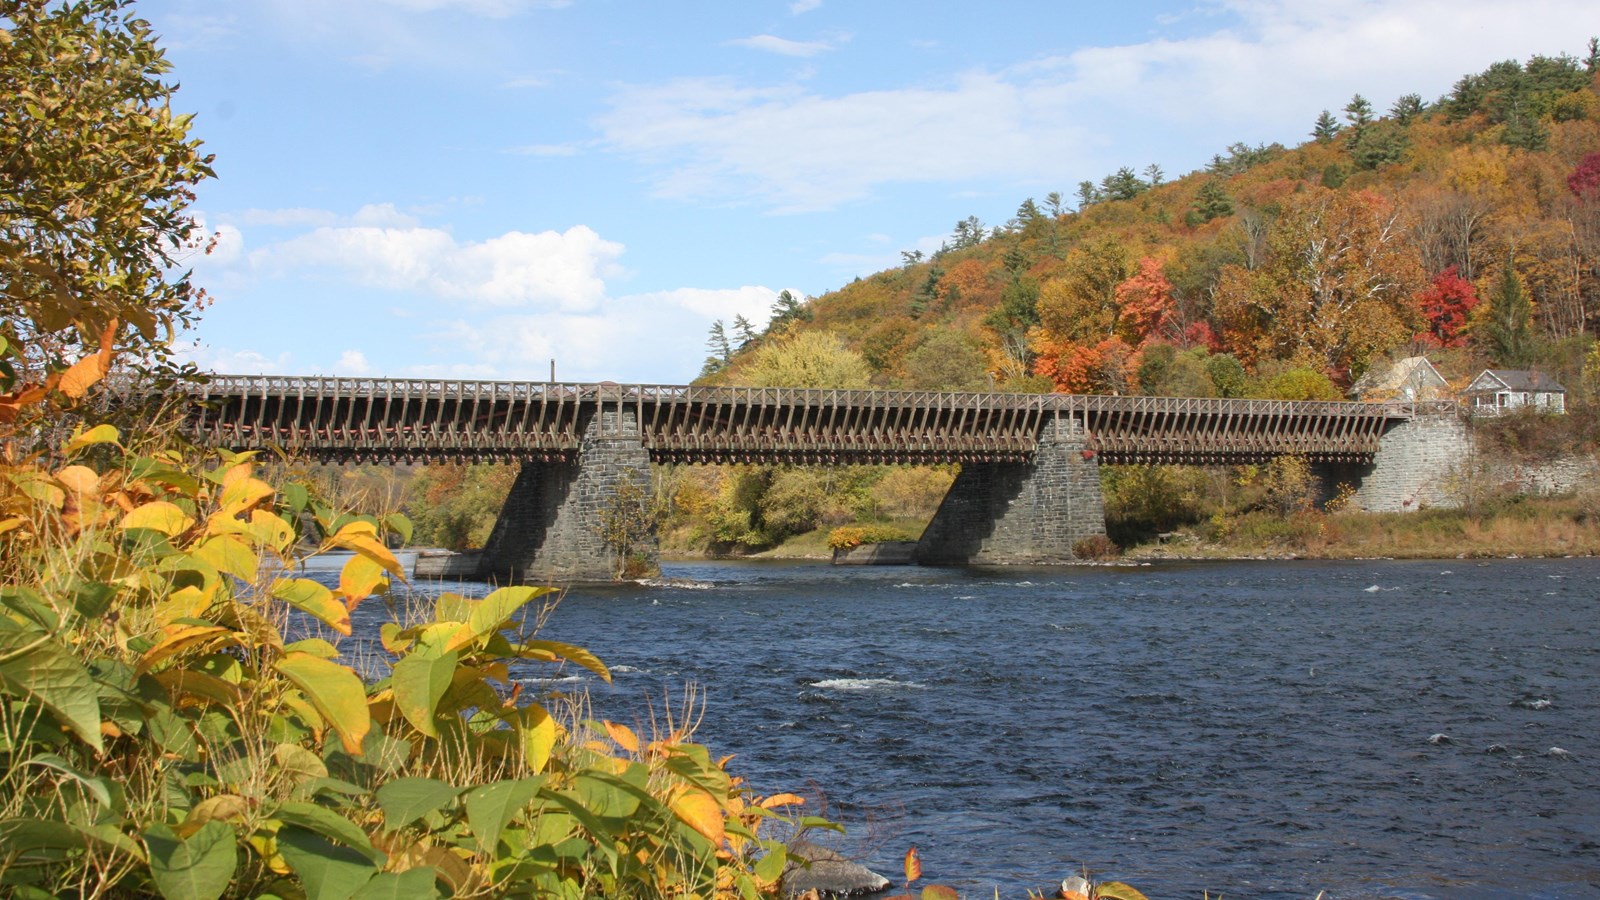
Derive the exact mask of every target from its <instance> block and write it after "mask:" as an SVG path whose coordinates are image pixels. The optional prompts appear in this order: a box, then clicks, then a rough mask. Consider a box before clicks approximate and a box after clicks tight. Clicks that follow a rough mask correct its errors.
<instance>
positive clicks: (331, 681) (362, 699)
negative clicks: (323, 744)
mask: <svg viewBox="0 0 1600 900" xmlns="http://www.w3.org/2000/svg"><path fill="white" fill-rule="evenodd" d="M276 667H277V669H278V671H279V672H282V673H283V675H284V676H285V677H286V678H288V679H289V680H290V681H292V682H294V684H295V686H296V687H298V688H300V690H301V691H303V692H305V695H306V696H307V697H309V698H310V699H311V703H312V705H313V706H315V707H316V708H317V711H318V712H320V713H321V714H322V716H323V718H325V719H326V720H327V721H328V722H329V724H331V725H333V727H334V730H336V731H338V732H339V738H340V740H341V742H342V743H343V745H344V750H345V752H346V753H349V754H351V755H352V756H356V755H359V754H360V753H361V740H362V738H364V737H366V735H367V732H368V731H371V730H372V714H371V713H370V712H369V711H368V709H367V689H366V686H365V685H363V684H362V683H361V678H360V677H359V676H357V675H356V673H355V672H352V671H351V670H350V669H348V668H346V667H345V666H341V665H339V664H338V663H333V662H329V661H328V660H325V659H318V658H317V657H315V656H311V655H310V654H306V653H290V654H288V655H287V656H285V657H283V658H282V659H280V660H278V662H277V663H276Z"/></svg>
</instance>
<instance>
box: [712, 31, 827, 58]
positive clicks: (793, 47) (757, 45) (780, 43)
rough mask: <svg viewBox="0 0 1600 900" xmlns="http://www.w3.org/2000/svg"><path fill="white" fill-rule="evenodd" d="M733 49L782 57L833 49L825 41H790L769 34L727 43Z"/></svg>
mask: <svg viewBox="0 0 1600 900" xmlns="http://www.w3.org/2000/svg"><path fill="white" fill-rule="evenodd" d="M728 43H729V44H730V45H732V46H735V47H746V48H748V49H751V50H761V51H763V52H766V53H777V54H780V55H782V56H800V57H811V56H816V55H817V54H818V53H826V52H827V51H829V50H832V49H833V45H832V44H830V43H828V42H827V41H791V40H788V39H786V38H781V37H777V36H775V35H770V34H758V35H755V36H754V37H747V38H738V39H736V40H732V41H729V42H728Z"/></svg>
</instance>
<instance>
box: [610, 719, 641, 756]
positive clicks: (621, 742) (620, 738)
mask: <svg viewBox="0 0 1600 900" xmlns="http://www.w3.org/2000/svg"><path fill="white" fill-rule="evenodd" d="M602 724H604V725H605V726H606V734H608V735H610V736H611V739H612V740H613V741H616V742H617V746H619V747H621V748H622V749H624V750H626V751H628V752H629V753H638V752H639V736H638V735H637V734H634V733H633V729H632V728H629V727H628V726H626V725H618V724H617V723H616V722H605V723H602Z"/></svg>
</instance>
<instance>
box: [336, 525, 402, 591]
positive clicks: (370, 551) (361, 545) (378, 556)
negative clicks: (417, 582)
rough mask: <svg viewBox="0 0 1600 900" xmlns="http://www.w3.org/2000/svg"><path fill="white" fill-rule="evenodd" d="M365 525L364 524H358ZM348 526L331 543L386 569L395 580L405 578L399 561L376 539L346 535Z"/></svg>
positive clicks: (362, 535) (368, 536)
mask: <svg viewBox="0 0 1600 900" xmlns="http://www.w3.org/2000/svg"><path fill="white" fill-rule="evenodd" d="M358 524H365V523H358ZM349 527H350V526H348V525H347V526H345V527H344V529H341V530H340V532H339V533H338V534H336V535H334V537H333V539H332V541H331V543H332V544H333V545H334V546H337V547H344V548H345V549H347V550H354V551H355V552H356V553H357V554H358V555H360V556H362V557H364V558H366V559H370V560H372V561H373V562H375V563H377V564H378V565H380V566H382V567H383V568H384V569H386V570H387V571H388V572H389V573H390V574H391V575H393V576H394V577H396V578H404V577H406V573H405V570H404V569H402V568H400V561H399V560H398V559H395V558H394V554H393V553H390V552H389V548H387V547H385V546H384V545H382V544H380V543H378V539H377V538H375V537H372V536H371V535H367V534H346V533H345V532H347V531H349Z"/></svg>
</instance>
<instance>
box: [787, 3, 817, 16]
mask: <svg viewBox="0 0 1600 900" xmlns="http://www.w3.org/2000/svg"><path fill="white" fill-rule="evenodd" d="M821 5H822V0H795V2H793V3H791V4H789V15H791V16H799V15H804V14H806V13H808V12H811V11H812V10H813V9H816V8H817V7H819V6H821Z"/></svg>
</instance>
